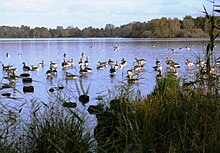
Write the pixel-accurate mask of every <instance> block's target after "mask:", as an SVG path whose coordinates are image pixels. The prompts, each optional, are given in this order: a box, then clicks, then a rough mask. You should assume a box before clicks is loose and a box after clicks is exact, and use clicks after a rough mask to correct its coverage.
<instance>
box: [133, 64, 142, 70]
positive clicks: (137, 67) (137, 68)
mask: <svg viewBox="0 0 220 153" xmlns="http://www.w3.org/2000/svg"><path fill="white" fill-rule="evenodd" d="M142 68H143V65H135V66H134V68H133V69H134V71H138V72H139V71H141V70H142Z"/></svg>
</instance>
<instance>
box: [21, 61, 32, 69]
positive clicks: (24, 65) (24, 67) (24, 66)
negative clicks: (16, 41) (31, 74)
mask: <svg viewBox="0 0 220 153" xmlns="http://www.w3.org/2000/svg"><path fill="white" fill-rule="evenodd" d="M22 64H23V67H22V69H23V71H30V70H31V68H30V67H29V66H26V64H25V62H23V63H22Z"/></svg>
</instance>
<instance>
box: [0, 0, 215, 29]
mask: <svg viewBox="0 0 220 153" xmlns="http://www.w3.org/2000/svg"><path fill="white" fill-rule="evenodd" d="M207 3H208V2H207V0H193V1H191V0H184V1H183V0H182V1H180V0H154V1H152V0H1V1H0V5H1V10H0V18H1V21H0V23H1V24H11V25H13V24H14V25H21V24H28V25H31V26H33V27H34V26H39V25H42V26H47V27H56V25H63V26H68V25H73V26H78V27H81V28H84V27H86V26H89V25H91V26H93V27H98V28H99V27H104V26H105V24H107V23H112V24H115V25H116V26H119V25H122V24H127V23H129V22H132V21H149V20H151V19H153V18H161V17H171V18H172V17H178V18H182V17H183V16H185V15H192V16H199V15H202V13H201V11H203V8H202V4H205V6H206V5H207ZM209 5H211V4H210V3H209ZM210 8H211V7H210ZM208 10H209V9H208Z"/></svg>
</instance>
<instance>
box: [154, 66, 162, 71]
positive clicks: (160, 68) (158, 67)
mask: <svg viewBox="0 0 220 153" xmlns="http://www.w3.org/2000/svg"><path fill="white" fill-rule="evenodd" d="M153 68H154V70H155V71H161V70H162V66H161V65H156V66H154V67H153Z"/></svg>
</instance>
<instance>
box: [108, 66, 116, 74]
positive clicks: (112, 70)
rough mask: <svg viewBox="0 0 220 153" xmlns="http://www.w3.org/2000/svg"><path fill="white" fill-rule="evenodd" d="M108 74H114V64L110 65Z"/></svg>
mask: <svg viewBox="0 0 220 153" xmlns="http://www.w3.org/2000/svg"><path fill="white" fill-rule="evenodd" d="M109 74H110V76H111V77H112V76H115V75H116V70H115V67H114V65H111V68H110V70H109Z"/></svg>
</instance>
